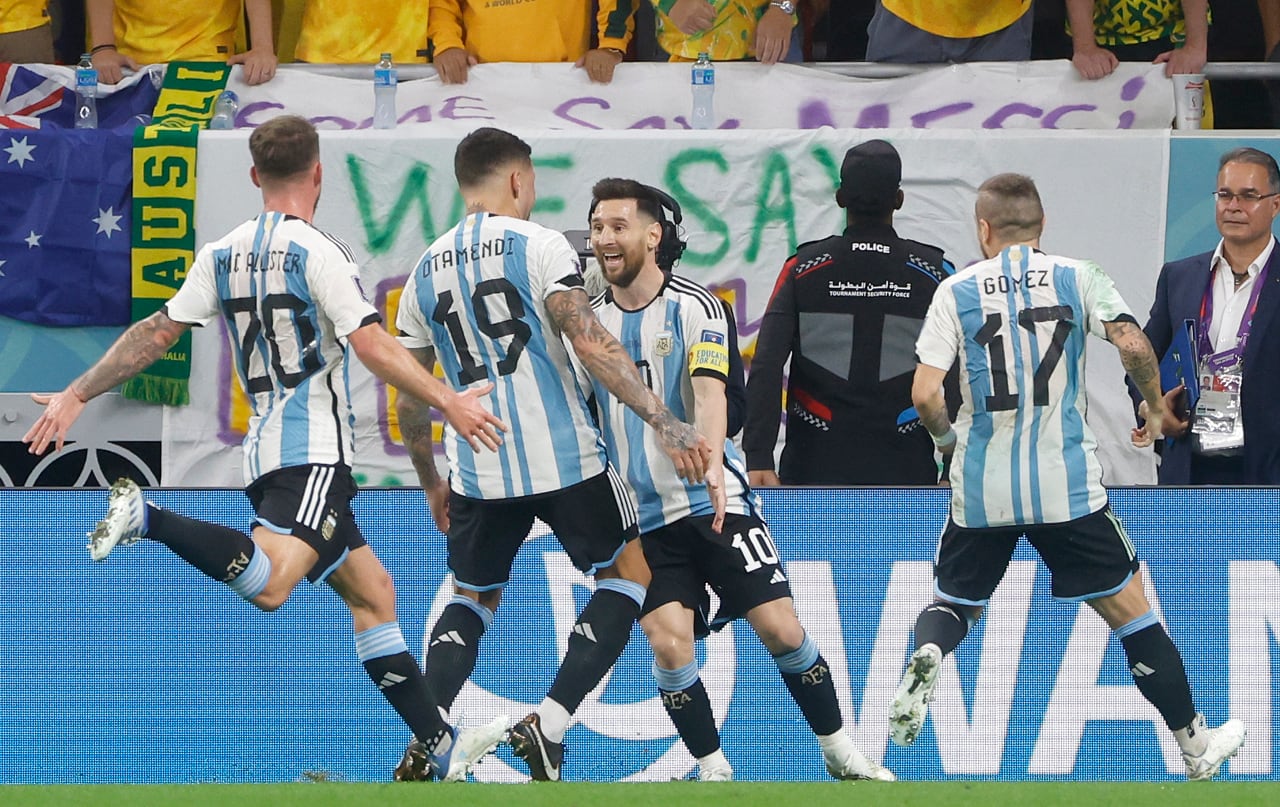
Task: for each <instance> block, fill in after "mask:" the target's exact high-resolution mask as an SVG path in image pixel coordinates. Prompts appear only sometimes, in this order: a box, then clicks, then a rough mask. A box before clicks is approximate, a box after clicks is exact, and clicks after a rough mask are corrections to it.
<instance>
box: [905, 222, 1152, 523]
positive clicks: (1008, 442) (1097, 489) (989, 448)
mask: <svg viewBox="0 0 1280 807" xmlns="http://www.w3.org/2000/svg"><path fill="white" fill-rule="evenodd" d="M1132 316H1133V315H1132V314H1131V312H1130V311H1129V307H1128V305H1126V304H1125V302H1124V300H1123V299H1122V298H1121V297H1120V295H1119V294H1118V293H1117V292H1116V289H1115V285H1114V284H1113V283H1112V281H1111V278H1109V277H1108V276H1107V275H1106V274H1105V273H1103V271H1102V270H1101V269H1100V268H1099V267H1098V266H1097V264H1094V263H1092V262H1088V261H1078V260H1073V259H1070V258H1062V257H1057V256H1052V255H1045V254H1044V253H1042V252H1040V251H1038V250H1033V249H1031V248H1029V247H1027V246H1022V245H1015V246H1011V247H1008V248H1006V249H1005V250H1004V251H1003V252H1001V253H1000V254H999V255H997V256H995V257H994V258H991V259H989V260H985V261H982V262H980V263H977V264H974V265H973V266H970V267H969V268H967V269H965V270H963V271H961V272H960V273H959V274H957V275H955V276H954V277H951V278H949V279H948V280H946V281H944V282H943V284H942V285H941V286H940V287H939V289H938V292H937V294H936V295H935V296H934V300H933V305H932V306H931V307H930V309H929V313H928V315H927V316H926V318H925V324H924V328H923V330H922V331H921V333H920V339H919V341H918V342H917V345H916V353H917V355H918V356H919V358H920V361H921V362H922V363H924V364H927V365H929V366H931V367H936V368H939V369H947V368H950V367H951V365H952V363H953V361H954V360H955V359H956V358H957V357H958V358H959V360H960V385H961V394H962V396H963V404H962V406H961V408H960V413H959V415H958V416H957V418H956V423H955V430H956V435H957V438H958V441H957V444H956V450H955V456H954V457H953V458H952V461H951V494H952V496H951V517H952V519H953V520H954V521H955V523H956V524H957V525H958V526H961V527H999V526H1007V525H1013V524H1053V523H1060V522H1064V521H1070V520H1072V519H1076V518H1081V517H1082V516H1086V515H1089V514H1090V513H1093V512H1096V511H1098V510H1100V509H1101V508H1102V507H1103V506H1104V505H1105V504H1106V503H1107V496H1106V491H1105V490H1104V489H1103V487H1102V466H1101V465H1100V464H1099V463H1098V460H1097V458H1096V456H1095V450H1094V449H1095V448H1096V445H1097V441H1096V440H1095V438H1094V436H1093V432H1092V430H1090V428H1089V426H1088V424H1087V423H1086V422H1085V412H1086V409H1087V401H1086V397H1085V390H1084V371H1085V338H1086V336H1087V335H1088V334H1090V333H1092V334H1094V335H1096V336H1100V337H1103V338H1106V330H1105V328H1104V326H1103V323H1104V322H1114V321H1116V320H1118V319H1124V318H1129V319H1132Z"/></svg>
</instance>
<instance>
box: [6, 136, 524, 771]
mask: <svg viewBox="0 0 1280 807" xmlns="http://www.w3.org/2000/svg"><path fill="white" fill-rule="evenodd" d="M249 150H250V152H251V153H252V155H253V169H252V171H251V177H252V179H253V182H254V184H255V185H258V186H259V187H260V188H261V189H262V203H263V210H262V212H261V213H260V214H259V215H257V216H256V217H254V218H253V219H252V220H250V221H249V222H247V223H245V224H243V225H241V226H240V227H237V228H236V229H235V230H233V231H232V232H231V233H230V235H228V236H227V237H225V238H222V239H219V240H217V241H215V242H213V243H212V244H211V245H208V246H206V247H205V248H204V249H202V250H201V252H200V255H199V256H198V257H197V259H196V262H195V264H194V265H193V266H192V268H191V271H190V272H189V273H188V275H187V278H186V280H185V281H184V282H183V284H182V287H181V288H180V289H179V290H178V292H177V294H175V295H174V297H173V299H172V300H170V301H169V303H168V304H167V305H166V306H165V307H164V308H162V309H161V310H160V311H158V312H156V313H155V314H153V315H151V316H150V317H147V318H146V319H144V320H142V321H140V322H138V323H136V324H135V325H133V326H132V327H130V328H129V329H128V330H127V331H125V333H124V334H123V335H122V336H121V337H120V339H118V340H117V341H116V343H115V344H114V345H112V347H111V349H110V350H108V351H107V354H106V355H105V356H103V357H102V358H101V359H100V360H99V361H98V362H97V363H96V364H94V366H93V367H91V368H90V369H89V370H88V371H87V372H86V373H85V374H84V375H82V376H81V377H80V378H78V379H76V380H75V381H73V382H72V383H71V385H70V386H69V387H67V389H65V390H63V391H62V392H60V393H58V394H57V395H52V396H36V399H37V400H38V401H40V402H42V403H47V404H48V408H47V409H46V410H45V412H44V413H43V414H42V415H41V417H40V418H39V420H37V421H36V423H35V425H34V426H32V428H31V430H30V431H29V432H28V433H27V435H26V436H25V437H24V440H26V441H27V442H29V443H31V451H32V452H33V453H37V454H38V453H41V452H42V451H44V449H45V448H46V447H47V445H48V443H49V442H50V441H51V440H56V442H57V446H58V448H59V449H61V448H62V441H63V436H64V435H65V433H66V430H67V429H68V428H70V426H71V424H72V423H73V422H74V421H75V419H76V418H77V417H78V416H79V414H80V412H81V411H82V410H83V408H84V405H85V402H86V401H87V400H89V399H90V398H92V397H94V396H96V395H99V394H101V393H103V392H106V391H107V390H109V389H111V388H112V387H114V386H115V385H116V384H119V383H120V382H122V381H124V380H126V379H129V378H132V377H133V376H134V375H136V374H137V373H139V372H140V371H141V370H143V369H145V368H146V367H147V366H148V365H149V364H151V363H152V362H154V361H155V360H156V359H158V358H160V356H161V355H163V354H164V352H165V351H167V350H168V349H169V348H170V347H171V346H172V345H173V343H174V342H176V341H177V339H178V337H179V336H181V335H182V334H183V333H186V332H187V330H188V329H189V328H191V327H192V326H193V325H208V324H211V323H214V322H216V321H218V320H220V319H221V320H225V322H226V325H227V329H228V335H229V336H230V338H231V345H232V348H233V350H234V352H235V359H236V366H237V369H238V371H239V374H240V381H241V384H242V385H243V386H244V388H245V390H246V391H247V392H248V393H249V395H250V400H251V403H252V406H253V417H252V419H251V420H250V421H249V433H248V435H247V436H246V437H245V465H244V475H245V481H246V482H247V483H248V484H249V487H248V489H247V490H246V493H247V494H248V496H249V499H250V501H251V502H252V503H253V508H254V511H255V512H256V514H257V518H256V520H255V524H254V527H253V531H252V534H251V535H248V536H246V535H245V534H244V533H242V532H240V531H239V530H235V529H231V528H230V527H225V526H222V525H220V524H211V523H208V522H204V521H197V520H196V519H192V518H187V517H185V516H182V515H179V514H177V513H173V512H171V511H169V510H164V509H162V508H158V507H155V506H154V505H151V504H149V503H147V502H146V501H144V500H143V498H142V492H141V491H140V490H139V488H138V486H137V485H136V484H134V483H133V481H132V480H129V479H121V480H120V481H118V482H116V483H115V484H114V485H112V486H111V494H110V497H109V506H108V510H107V515H106V517H105V518H104V519H102V520H101V521H100V522H98V525H97V527H96V528H95V529H94V530H93V532H92V533H90V543H89V553H90V556H91V557H92V558H93V559H94V560H105V559H106V557H107V555H108V554H109V553H110V552H111V551H112V549H114V548H115V547H116V546H118V545H119V546H124V545H128V544H131V543H133V542H135V541H138V540H139V539H142V538H147V539H150V540H153V541H157V542H159V543H162V544H164V545H165V546H167V547H168V548H169V549H170V550H171V551H173V553H174V554H176V555H178V556H179V557H181V558H182V559H183V560H185V561H186V562H187V563H189V564H191V565H192V566H194V567H195V568H196V569H198V570H200V571H201V572H203V573H204V574H206V575H208V576H209V577H211V578H213V579H214V580H216V581H218V582H221V583H224V584H226V585H227V587H228V588H230V589H231V590H232V591H234V592H235V593H236V594H239V595H240V596H241V597H243V598H244V599H246V600H248V601H249V602H251V603H253V604H254V605H255V606H257V607H258V608H260V609H262V610H263V611H274V610H276V609H277V608H279V607H280V606H281V605H283V604H284V602H285V600H287V599H288V598H289V596H290V594H291V593H292V592H293V589H294V588H295V587H296V586H297V585H298V583H300V582H301V580H302V578H303V577H306V578H308V579H309V580H311V581H312V582H313V583H318V582H321V581H324V582H327V583H328V584H329V585H330V586H331V587H332V588H333V590H334V591H335V592H337V593H338V595H339V596H340V597H342V599H343V601H344V602H345V603H346V604H347V607H348V608H349V609H350V610H351V617H352V622H353V623H354V627H355V631H356V635H355V646H356V653H357V655H358V656H359V658H360V661H361V662H362V663H363V665H364V668H365V671H366V672H367V673H368V674H369V677H370V678H371V679H372V680H373V682H374V684H376V685H377V686H378V689H379V691H380V692H381V693H382V695H383V696H384V697H385V698H386V699H387V701H388V702H390V703H391V705H392V706H393V707H394V708H395V710H396V711H397V712H398V713H399V714H400V716H401V717H402V718H403V719H404V721H405V723H407V724H408V725H409V727H410V728H412V729H413V730H414V731H415V732H417V733H418V734H419V736H422V737H425V738H427V751H428V756H429V764H430V765H431V767H432V768H433V770H434V771H435V772H436V774H437V775H438V776H439V777H441V778H443V779H460V778H462V777H464V776H465V775H466V771H467V767H468V766H469V765H470V764H471V762H473V761H474V760H475V759H477V758H478V757H479V756H480V755H481V754H483V753H485V752H486V751H487V750H488V749H490V748H492V747H493V746H494V745H496V744H497V742H498V741H499V740H500V739H501V736H502V733H503V732H504V730H505V728H506V725H505V722H506V721H505V719H501V720H495V721H494V722H493V723H491V724H489V725H487V726H484V727H481V728H480V729H477V730H471V731H467V732H462V733H461V734H459V733H458V732H456V731H455V730H454V729H453V728H452V727H451V726H449V724H448V723H447V722H445V720H444V719H443V718H442V716H441V714H440V711H439V709H438V708H437V707H436V705H435V703H434V702H433V701H432V699H431V693H430V691H429V690H428V689H427V686H426V681H425V679H424V678H423V676H422V674H421V672H420V671H419V670H418V665H417V663H416V662H415V661H414V658H413V656H412V655H410V653H409V648H408V646H407V645H406V644H405V640H404V636H403V634H402V633H401V631H400V624H399V622H398V621H397V620H396V603H395V589H394V587H393V586H392V583H391V578H390V577H389V576H388V575H387V572H386V570H385V569H384V568H383V567H382V564H381V563H380V562H379V561H378V558H377V557H376V556H375V555H374V554H373V550H372V549H371V548H370V547H369V546H368V545H367V544H366V543H365V540H364V536H363V535H361V533H360V528H359V527H358V526H357V525H356V523H355V519H354V517H353V516H352V513H351V499H352V497H354V496H355V494H356V487H355V482H354V481H353V480H352V478H351V465H350V463H351V461H352V457H351V452H352V450H353V448H354V446H353V444H352V438H351V427H352V422H353V420H354V414H353V412H352V410H351V406H350V395H349V392H348V388H347V373H348V366H347V349H348V348H351V349H353V350H354V351H355V352H356V354H357V355H358V356H359V357H360V360H361V361H362V362H363V363H364V364H365V366H367V367H368V368H369V369H370V370H371V371H372V372H373V373H374V374H376V375H377V376H378V377H380V378H382V379H383V380H384V381H386V382H388V383H391V384H395V385H396V386H397V387H399V388H400V391H401V392H402V393H403V394H404V395H405V396H406V397H408V396H415V397H417V398H418V399H420V400H422V401H424V402H426V403H430V404H433V405H435V406H438V407H439V408H440V409H441V410H442V412H443V413H444V415H445V417H446V418H447V419H448V421H449V422H450V423H451V424H452V425H453V426H454V428H457V429H459V430H460V431H461V432H462V433H464V434H466V435H468V436H469V437H470V438H472V439H474V440H476V442H477V443H479V442H483V443H485V444H486V445H488V446H489V447H490V448H493V447H496V445H497V434H496V432H495V431H494V427H495V426H496V427H498V428H501V426H502V423H501V421H500V420H498V419H497V418H495V417H494V416H493V415H491V414H489V413H488V412H486V411H485V410H484V408H483V407H482V406H481V405H480V404H479V402H478V401H477V397H478V396H479V395H481V394H483V393H484V392H486V391H487V390H486V389H484V388H478V389H476V390H474V391H472V392H468V393H465V394H458V393H455V392H453V391H452V390H450V389H448V388H447V387H445V386H444V385H442V384H441V383H440V382H439V381H436V380H435V379H434V378H432V377H431V375H430V374H429V373H427V372H425V371H424V370H423V369H422V367H420V366H419V365H418V364H417V363H416V362H414V361H413V359H412V357H410V356H409V354H408V353H407V352H406V351H405V350H404V348H402V347H401V346H400V345H399V344H398V343H397V342H396V341H395V339H393V338H392V337H391V336H390V334H388V333H387V332H386V331H385V330H383V329H382V327H381V325H380V324H379V322H380V319H381V318H380V316H379V315H378V313H377V311H375V310H374V308H373V307H372V306H371V305H369V303H368V302H366V301H365V299H364V296H363V294H362V292H361V291H360V285H359V282H358V279H359V270H358V268H357V267H356V265H355V263H354V262H353V261H352V257H351V253H350V252H349V251H348V250H347V249H346V248H345V247H343V246H342V245H341V244H340V243H338V242H336V241H334V240H333V239H331V238H329V237H328V236H326V235H324V234H323V233H321V232H320V231H319V230H316V229H315V228H314V227H312V226H311V218H312V216H313V215H314V214H315V211H316V205H317V204H318V203H319V200H320V185H321V176H322V171H321V166H320V140H319V135H318V134H317V133H316V130H315V127H314V126H312V125H311V124H310V123H309V122H307V121H306V120H304V119H302V118H299V117H295V116H282V117H278V118H274V119H273V120H271V121H268V122H267V123H265V124H263V125H262V126H260V127H259V128H258V129H256V130H255V131H254V133H253V134H252V135H251V136H250V138H249ZM205 633H207V634H208V638H209V639H210V640H211V641H218V640H219V638H220V637H221V634H220V633H219V629H218V627H217V626H207V629H206V631H205ZM240 638H241V637H231V638H230V640H231V641H239V639H240ZM222 640H223V641H226V640H227V639H226V638H225V637H222ZM228 709H229V710H230V712H231V713H233V714H236V713H240V712H243V711H246V710H249V709H252V705H251V704H234V703H232V704H228Z"/></svg>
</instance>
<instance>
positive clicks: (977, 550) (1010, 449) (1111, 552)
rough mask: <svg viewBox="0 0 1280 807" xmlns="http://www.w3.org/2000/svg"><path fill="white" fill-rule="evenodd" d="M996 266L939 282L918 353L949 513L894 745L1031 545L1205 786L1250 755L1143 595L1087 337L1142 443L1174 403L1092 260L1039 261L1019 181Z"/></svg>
mask: <svg viewBox="0 0 1280 807" xmlns="http://www.w3.org/2000/svg"><path fill="white" fill-rule="evenodd" d="M976 217H977V224H978V240H979V243H980V244H981V246H982V253H983V255H985V256H986V258H987V260H984V261H982V262H980V263H977V264H974V265H973V266H970V267H968V268H967V269H965V270H963V271H961V272H959V273H957V274H956V275H954V276H952V277H950V278H948V279H947V280H945V281H943V283H942V285H941V286H939V287H938V291H937V293H936V294H935V295H934V298H933V303H932V304H931V306H930V308H929V312H928V314H927V315H926V317H925V323H924V328H923V329H922V330H921V332H920V338H919V340H918V341H917V343H916V354H917V355H918V356H919V359H920V364H919V366H918V367H917V368H916V375H915V380H914V382H913V386H912V399H913V401H914V403H915V405H916V409H917V411H918V412H919V413H920V418H921V421H922V422H923V423H924V424H925V426H926V427H927V428H928V430H929V433H930V434H931V435H932V436H933V439H934V442H935V443H936V444H937V445H938V447H939V448H941V449H942V450H943V451H944V452H951V451H954V458H953V460H952V463H951V516H950V518H949V519H948V521H947V525H946V528H945V529H944V530H943V533H942V537H941V539H940V540H939V544H938V552H937V556H936V560H935V563H934V595H935V597H936V600H935V602H933V603H932V604H931V605H929V606H927V607H926V608H925V609H924V610H923V611H922V612H921V613H920V616H919V617H918V618H917V619H916V625H915V652H914V653H913V654H912V656H911V660H910V662H909V663H908V665H907V670H906V672H905V674H904V675H903V677H902V682H901V684H900V685H899V687H898V690H897V693H896V694H895V696H894V699H893V702H892V704H891V706H890V715H889V720H890V736H891V737H892V738H893V740H894V742H896V743H898V744H899V745H909V744H911V743H912V742H914V741H915V738H916V736H917V735H918V734H919V732H920V730H921V728H922V727H923V725H924V720H925V715H926V710H927V707H928V702H929V699H930V697H931V695H932V693H933V688H934V686H935V685H936V683H937V678H938V670H939V667H940V666H941V664H942V659H943V657H944V656H945V655H946V654H948V653H950V652H952V651H953V650H955V648H956V647H957V645H959V644H960V642H961V641H962V640H963V639H964V637H965V636H966V634H967V633H968V631H969V628H970V626H971V625H972V624H973V623H974V622H975V621H976V620H977V619H978V618H979V616H981V614H982V611H983V608H984V607H985V606H986V604H987V600H988V598H989V597H990V596H991V594H992V592H994V591H995V588H996V586H997V585H998V584H999V583H1000V580H1001V578H1002V577H1003V576H1004V573H1005V570H1006V569H1007V568H1008V565H1009V560H1010V559H1011V557H1012V555H1013V551H1014V548H1015V547H1016V546H1017V543H1018V541H1019V540H1020V539H1021V537H1022V536H1024V535H1025V536H1026V538H1027V540H1028V541H1029V542H1030V543H1031V545H1032V546H1033V547H1035V549H1036V551H1037V552H1038V553H1039V554H1040V557H1041V558H1042V559H1043V560H1044V562H1045V565H1046V566H1048V567H1049V571H1050V574H1051V576H1052V584H1051V591H1052V594H1053V596H1054V597H1055V598H1057V599H1061V600H1067V601H1073V602H1087V603H1088V604H1089V605H1090V606H1091V607H1092V608H1093V609H1094V610H1095V611H1097V612H1098V614H1099V615H1100V616H1101V617H1102V618H1103V619H1104V620H1105V621H1106V623H1107V625H1108V626H1110V627H1111V629H1112V632H1113V633H1114V634H1115V636H1116V638H1117V639H1119V640H1120V643H1121V645H1122V646H1123V647H1124V652H1125V657H1126V658H1127V659H1128V664H1129V669H1130V671H1131V672H1132V674H1133V680H1134V683H1135V684H1136V685H1137V687H1138V690H1139V691H1140V692H1141V693H1142V695H1143V697H1145V698H1146V699H1147V700H1148V701H1149V702H1150V703H1151V704H1152V705H1153V706H1155V708H1156V710H1157V711H1158V712H1159V713H1160V715H1161V717H1162V718H1163V719H1164V722H1165V724H1166V725H1167V726H1168V727H1169V729H1170V730H1171V731H1172V732H1173V734H1174V737H1175V738H1176V739H1177V741H1178V745H1179V746H1180V747H1181V749H1182V757H1183V760H1184V762H1185V763H1186V769H1187V777H1188V778H1190V779H1209V778H1212V777H1213V776H1214V775H1215V774H1216V773H1217V772H1218V769H1219V767H1220V766H1221V765H1222V763H1223V762H1224V761H1225V760H1226V759H1227V758H1228V757H1229V756H1231V755H1232V754H1234V753H1235V752H1236V750H1237V749H1238V748H1239V747H1240V745H1241V744H1242V743H1243V742H1244V734H1245V729H1244V724H1243V723H1241V722H1240V721H1239V720H1228V721H1227V722H1226V723H1224V724H1223V725H1221V726H1219V727H1217V728H1212V729H1211V728H1208V727H1207V726H1206V725H1205V721H1204V716H1203V715H1201V714H1199V713H1197V712H1196V708H1195V705H1194V703H1193V702H1192V698H1191V688H1190V686H1189V684H1188V682H1187V675H1186V671H1185V669H1184V667H1183V663H1182V656H1181V654H1179V652H1178V649H1177V647H1175V646H1174V644H1173V642H1172V640H1170V638H1169V634H1168V633H1167V632H1166V631H1165V629H1164V626H1163V625H1162V624H1160V622H1159V620H1158V619H1157V618H1156V615H1155V612H1154V611H1153V610H1152V609H1151V605H1150V604H1149V603H1148V601H1147V597H1146V594H1145V593H1144V592H1143V588H1142V577H1141V573H1140V571H1139V566H1138V559H1137V555H1136V553H1135V551H1134V548H1133V544H1132V543H1131V542H1130V540H1129V536H1128V535H1127V534H1126V533H1125V530H1124V527H1123V526H1122V525H1121V524H1120V522H1119V520H1118V519H1117V518H1116V517H1115V516H1114V515H1112V513H1111V510H1110V508H1109V507H1108V505H1107V494H1106V491H1105V490H1104V489H1103V487H1102V472H1101V468H1100V467H1099V465H1098V462H1097V459H1096V458H1095V457H1094V448H1095V441H1094V438H1093V434H1092V433H1091V432H1090V430H1089V427H1088V425H1087V424H1086V423H1085V419H1084V414H1085V391H1084V361H1085V344H1086V339H1087V337H1088V335H1089V334H1094V335H1096V336H1100V337H1102V338H1104V339H1107V340H1108V341H1110V342H1111V343H1112V344H1113V345H1115V347H1116V348H1117V349H1118V350H1119V351H1120V359H1121V362H1122V363H1123V365H1124V368H1125V370H1126V371H1127V372H1128V373H1129V375H1130V377H1131V378H1132V379H1133V382H1134V384H1135V385H1136V386H1137V387H1138V389H1139V390H1140V391H1141V392H1142V396H1143V398H1144V399H1145V400H1146V401H1147V405H1148V407H1149V417H1148V419H1147V422H1146V425H1145V426H1144V427H1142V428H1140V429H1135V430H1134V432H1133V436H1132V439H1133V443H1134V445H1135V446H1137V447H1139V448H1146V447H1147V446H1150V445H1151V443H1152V441H1153V440H1156V439H1159V437H1160V421H1161V417H1162V415H1163V407H1164V400H1163V397H1162V395H1161V393H1160V371H1159V367H1158V365H1157V362H1156V357H1155V354H1154V352H1153V351H1152V349H1151V344H1150V342H1148V341H1147V338H1146V336H1145V335H1144V334H1143V333H1142V331H1141V330H1139V329H1138V326H1137V323H1136V321H1135V320H1134V318H1133V315H1132V314H1131V313H1130V311H1129V307H1128V306H1127V305H1126V304H1125V302H1124V300H1123V299H1121V298H1120V295H1119V294H1118V293H1117V292H1116V290H1115V287H1114V285H1113V284H1112V282H1111V279H1110V278H1109V277H1107V275H1106V274H1104V273H1103V271H1102V270H1101V269H1100V268H1099V267H1098V266H1097V265H1096V264H1093V263H1090V262H1088V261H1078V260H1072V259H1070V258H1062V257H1058V256H1053V255H1046V254H1044V253H1043V252H1041V251H1040V250H1039V246H1040V234H1041V231H1042V230H1043V227H1044V210H1043V208H1042V207H1041V204H1040V195H1039V192H1038V191H1037V190H1036V186H1035V184H1034V183H1033V182H1032V181H1031V180H1030V179H1029V178H1027V177H1025V176H1021V175H1018V174H1000V175H998V176H995V177H992V178H991V179H989V180H987V181H986V182H984V183H983V184H982V186H981V187H980V188H979V189H978V201H977V205H976ZM957 360H959V362H960V368H961V377H960V379H961V383H960V386H961V395H962V398H963V403H962V405H961V408H960V414H959V416H958V418H957V421H956V424H955V427H954V429H953V428H952V425H951V423H950V422H949V421H948V415H947V408H946V403H945V401H944V400H943V395H942V380H943V378H944V377H945V375H946V373H947V370H948V369H949V368H950V367H951V365H952V364H953V363H954V362H955V361H957Z"/></svg>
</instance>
